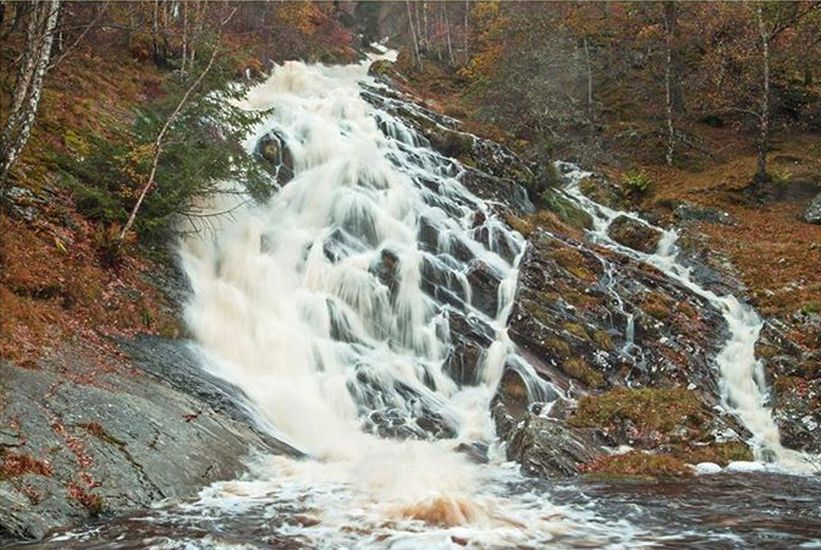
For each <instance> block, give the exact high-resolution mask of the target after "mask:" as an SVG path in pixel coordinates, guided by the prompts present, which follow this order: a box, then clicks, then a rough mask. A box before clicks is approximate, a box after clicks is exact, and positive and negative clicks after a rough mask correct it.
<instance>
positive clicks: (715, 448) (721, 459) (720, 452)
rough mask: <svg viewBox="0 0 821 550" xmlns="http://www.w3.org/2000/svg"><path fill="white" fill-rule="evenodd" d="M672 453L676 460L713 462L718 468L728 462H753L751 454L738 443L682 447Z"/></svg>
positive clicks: (745, 446)
mask: <svg viewBox="0 0 821 550" xmlns="http://www.w3.org/2000/svg"><path fill="white" fill-rule="evenodd" d="M674 453H675V455H676V456H677V457H678V458H680V459H681V460H683V461H685V462H688V463H690V464H698V463H699V462H714V463H716V464H718V465H719V466H726V465H727V464H729V463H730V462H734V461H738V460H744V461H750V460H753V452H752V451H751V450H750V448H749V447H748V446H747V445H746V444H744V443H742V442H740V441H725V442H722V443H711V444H709V445H705V446H699V447H683V448H678V449H676V450H675V451H674Z"/></svg>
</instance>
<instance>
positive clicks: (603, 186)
mask: <svg viewBox="0 0 821 550" xmlns="http://www.w3.org/2000/svg"><path fill="white" fill-rule="evenodd" d="M579 190H580V191H581V192H582V194H584V195H585V196H586V197H588V198H589V199H591V200H593V201H594V202H597V203H599V204H603V205H604V206H607V207H610V208H614V209H623V207H624V203H625V197H624V193H623V192H622V191H621V189H620V188H618V187H616V186H615V185H612V184H610V183H609V182H607V181H604V180H602V179H600V178H595V177H590V176H589V177H586V178H583V179H582V180H581V181H580V182H579Z"/></svg>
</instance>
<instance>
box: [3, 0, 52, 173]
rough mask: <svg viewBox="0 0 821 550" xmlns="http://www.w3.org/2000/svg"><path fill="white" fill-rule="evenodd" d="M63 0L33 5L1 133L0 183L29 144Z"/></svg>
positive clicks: (46, 1)
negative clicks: (21, 58)
mask: <svg viewBox="0 0 821 550" xmlns="http://www.w3.org/2000/svg"><path fill="white" fill-rule="evenodd" d="M59 12H60V0H44V1H41V2H37V3H36V4H33V5H32V7H31V10H30V12H29V15H28V17H29V24H28V27H27V32H26V51H25V55H24V57H23V60H22V62H21V64H20V71H19V73H18V75H17V82H16V85H15V88H14V95H13V97H12V101H11V105H10V106H9V115H8V119H7V120H6V125H5V128H3V133H2V136H0V185H5V182H6V178H7V177H8V174H9V171H10V170H11V167H12V166H13V165H14V162H15V161H16V160H17V158H18V157H19V155H20V152H21V151H22V150H23V147H24V146H25V145H26V142H27V141H28V138H29V136H30V135H31V128H32V126H33V125H34V118H35V116H36V114H37V106H38V104H39V103H40V94H41V93H42V90H43V78H44V77H45V74H46V70H47V69H48V64H49V63H48V62H49V59H50V56H51V46H52V42H53V40H54V30H55V27H56V26H57V17H58V14H59Z"/></svg>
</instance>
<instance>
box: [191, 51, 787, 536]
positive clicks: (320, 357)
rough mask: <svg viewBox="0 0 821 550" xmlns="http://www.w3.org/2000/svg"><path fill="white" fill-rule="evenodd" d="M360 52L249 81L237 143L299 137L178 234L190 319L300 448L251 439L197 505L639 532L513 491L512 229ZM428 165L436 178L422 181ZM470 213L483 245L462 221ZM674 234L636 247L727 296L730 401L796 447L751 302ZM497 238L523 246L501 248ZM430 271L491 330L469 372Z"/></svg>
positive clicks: (308, 529)
mask: <svg viewBox="0 0 821 550" xmlns="http://www.w3.org/2000/svg"><path fill="white" fill-rule="evenodd" d="M367 67H368V64H367V63H363V64H359V65H351V66H344V67H326V66H320V65H305V64H302V63H296V62H291V63H286V64H285V65H283V66H280V67H277V68H276V69H275V70H274V72H273V74H272V76H271V77H270V78H269V79H268V80H267V81H266V82H265V83H263V84H261V85H259V86H257V87H255V88H253V89H252V90H251V91H250V93H249V95H248V97H247V99H246V102H245V106H246V108H248V109H253V110H268V109H272V110H271V112H270V115H269V117H268V119H267V121H266V122H265V123H264V124H263V125H262V126H260V127H259V128H258V130H257V132H256V134H255V135H253V136H250V138H249V141H248V146H249V148H252V147H253V146H254V144H255V143H256V142H257V140H258V139H259V138H260V137H262V136H264V135H265V134H267V133H268V132H270V131H272V130H273V131H275V132H276V133H277V134H278V135H279V136H282V137H283V138H284V140H285V141H286V142H287V145H288V148H289V150H290V151H291V153H292V155H293V161H294V172H295V177H294V178H293V180H292V181H290V182H289V183H288V184H287V185H285V186H284V187H282V189H281V190H280V191H278V192H277V194H276V195H274V197H273V198H272V199H271V200H270V201H269V202H268V203H267V204H265V205H262V206H255V207H247V208H244V209H242V210H240V211H238V212H237V213H236V220H234V221H232V222H230V223H228V224H227V225H225V226H224V227H222V228H220V230H219V232H218V234H217V235H216V236H215V238H214V239H213V240H206V239H199V238H198V239H191V240H189V241H188V242H187V243H186V244H185V247H184V251H183V260H184V267H185V270H186V272H187V274H188V276H189V279H190V281H191V285H192V289H193V299H192V301H191V303H190V305H189V307H188V309H187V312H186V319H187V322H188V324H189V327H190V329H191V331H192V334H193V336H194V337H195V339H196V340H197V341H198V343H199V344H200V346H201V347H202V349H203V350H204V351H205V353H206V354H207V356H208V358H209V362H210V363H211V364H212V368H213V370H214V371H215V372H216V373H217V374H218V375H219V376H221V377H223V378H225V379H226V380H228V381H230V382H232V383H234V384H236V385H237V386H239V387H240V388H242V389H243V390H244V391H245V392H246V393H247V394H248V396H249V397H250V399H251V400H252V401H253V402H254V403H255V404H256V405H257V406H258V408H259V411H261V414H262V415H263V416H264V419H263V420H264V422H265V423H266V424H267V425H270V426H272V429H273V430H275V433H276V435H277V437H279V438H281V439H283V440H284V441H286V442H288V443H290V444H291V445H293V446H294V447H296V448H298V449H300V450H301V451H303V452H305V453H306V454H307V455H308V458H306V459H303V460H297V459H292V458H287V457H278V456H272V457H260V458H259V459H258V460H257V461H256V464H255V466H254V473H253V476H252V477H249V478H248V479H244V480H237V481H231V482H224V483H217V484H215V485H213V486H211V487H210V488H208V489H206V490H205V491H204V492H203V493H202V495H201V499H200V501H199V502H197V503H195V504H193V505H191V506H190V510H191V511H192V513H193V512H196V513H198V514H199V513H217V512H214V510H219V513H232V514H241V513H243V511H245V510H247V509H248V508H250V507H253V506H256V505H259V504H260V503H264V502H278V503H280V504H282V503H285V504H288V503H292V504H293V505H294V506H295V507H298V508H299V509H300V510H309V513H308V515H309V516H310V517H309V519H308V520H305V519H304V517H303V519H302V520H300V521H296V520H295V521H294V522H292V523H287V524H286V525H285V526H282V527H280V528H279V531H278V532H279V533H280V534H282V535H284V536H297V537H301V540H303V541H307V542H308V544H309V545H311V546H322V547H339V546H369V545H381V546H391V547H392V548H405V547H408V548H419V547H425V548H428V547H437V546H441V547H452V546H453V545H454V540H459V541H461V540H462V539H465V540H467V541H470V543H471V544H473V545H475V546H478V547H499V546H513V545H528V546H536V547H538V546H541V545H544V544H547V543H550V542H552V543H554V544H561V541H562V540H563V538H564V537H568V536H571V537H573V538H574V540H575V544H582V543H583V544H588V545H591V546H604V545H608V544H613V545H620V544H624V543H625V541H627V540H634V542H633V543H631V544H635V537H636V535H637V533H639V531H638V530H637V528H635V527H634V526H632V525H630V524H628V523H626V522H612V521H611V522H608V523H607V524H605V523H604V522H603V521H602V520H600V519H597V517H596V516H595V515H594V514H593V512H592V511H589V510H585V509H583V508H580V507H573V508H571V507H559V506H554V505H552V504H551V503H550V501H549V497H548V496H547V495H545V494H543V493H541V492H529V491H526V490H525V491H516V492H511V491H510V486H511V485H512V484H515V483H520V482H521V478H520V477H519V474H518V473H517V469H516V468H515V467H514V466H513V465H510V464H506V463H504V461H503V459H502V457H501V455H500V453H499V450H498V449H497V448H496V447H495V446H494V441H495V433H494V427H493V424H492V421H491V418H490V415H489V403H490V400H491V398H492V396H493V394H494V392H495V389H496V386H497V384H498V382H499V379H500V377H501V374H502V370H503V367H504V365H505V363H506V362H513V363H517V364H521V368H522V369H524V370H527V369H528V367H527V365H526V364H525V363H524V362H523V361H521V360H520V359H519V358H517V356H516V355H515V349H514V347H513V345H512V344H511V342H510V340H509V339H508V336H507V329H506V324H507V317H508V314H509V311H510V308H511V306H512V300H513V296H514V292H515V284H516V279H517V264H518V260H519V258H520V257H521V255H522V253H523V249H524V241H523V239H522V237H521V236H520V235H518V234H517V233H515V232H513V231H511V230H510V229H509V228H507V227H506V225H505V224H504V223H502V222H501V221H499V220H498V219H497V218H496V217H495V216H494V214H493V212H492V210H491V209H490V208H489V205H488V204H486V203H484V202H483V201H481V200H479V199H478V198H476V197H475V196H473V195H472V194H471V193H469V192H468V191H467V190H466V189H465V188H464V187H463V186H462V185H461V184H460V183H459V181H458V179H457V177H458V175H459V173H460V171H461V167H460V165H459V164H458V163H457V162H456V161H454V160H453V159H447V158H445V157H442V156H441V155H439V154H438V153H436V152H434V151H432V150H431V149H430V148H428V147H426V145H425V143H424V140H423V139H421V138H420V137H419V136H417V135H416V134H415V132H413V131H412V130H411V129H410V128H408V127H407V126H406V125H404V124H403V123H402V122H401V121H400V120H399V119H398V118H395V117H393V116H392V115H390V114H388V113H387V112H384V111H382V110H380V109H378V108H376V107H373V106H371V105H370V104H368V103H367V102H366V101H365V100H363V99H362V98H361V97H360V89H361V88H360V85H361V83H363V82H368V83H370V84H372V85H373V84H374V82H372V80H371V79H370V78H369V77H368V76H367ZM380 127H381V129H380ZM570 178H571V182H573V181H577V180H573V174H572V173H571V174H570ZM431 181H433V182H436V189H437V190H436V191H432V190H431V188H430V186H426V185H424V184H423V182H431ZM568 193H569V194H570V195H571V196H572V197H573V198H574V199H575V200H576V201H577V202H578V203H579V204H580V205H581V206H582V207H583V208H585V210H588V211H589V212H591V213H592V214H594V220H595V222H596V228H595V229H594V231H593V234H594V236H595V237H597V238H598V239H600V240H601V241H603V242H604V241H605V240H606V241H607V242H606V244H607V245H608V246H613V247H618V245H617V244H615V243H613V242H612V241H609V239H608V238H607V237H606V228H607V225H608V224H609V222H610V221H612V219H613V217H615V215H616V214H617V213H615V212H612V211H609V210H606V209H604V208H603V207H600V206H599V205H595V204H594V203H592V202H591V201H589V199H587V198H585V197H583V196H582V195H581V194H580V193H578V190H577V187H575V186H574V184H573V183H571V185H570V187H569V189H568ZM477 212H480V213H481V214H482V216H481V220H482V221H481V224H482V225H483V228H484V229H486V230H487V233H488V234H490V235H491V238H490V239H489V242H488V243H487V244H483V243H480V242H478V241H477V240H476V239H475V238H474V235H475V224H476V223H477V222H476V219H477V216H476V213H477ZM422 220H425V223H428V224H431V225H433V226H434V227H435V228H436V231H437V234H438V242H437V249H438V250H436V251H431V250H426V249H424V248H423V247H421V246H420V239H419V232H420V224H421V222H422ZM673 241H674V239H673V236H672V234H669V233H668V234H667V235H666V240H665V243H666V244H665V246H666V248H664V249H663V250H661V251H660V252H659V253H658V254H653V255H640V259H641V260H642V261H646V262H648V263H651V264H653V265H655V266H656V267H658V268H659V269H661V270H662V271H664V272H665V273H667V274H668V275H669V276H671V277H673V278H674V279H676V280H678V281H679V282H681V283H682V284H684V285H686V286H687V287H688V288H690V289H691V290H692V291H693V292H696V293H697V294H699V295H701V296H703V297H705V298H707V299H708V300H710V301H711V303H713V304H714V305H716V306H717V307H719V308H720V309H721V310H722V312H724V315H725V319H726V320H727V322H728V323H729V326H730V332H731V335H732V337H731V339H730V341H729V342H728V343H727V345H726V346H725V347H724V349H723V350H722V352H721V354H720V355H719V357H717V358H716V363H717V364H718V365H719V368H720V369H721V375H722V377H721V379H722V382H723V383H722V388H723V391H724V393H725V400H726V402H727V403H728V405H729V406H731V407H732V410H733V411H734V412H735V413H736V414H737V415H738V416H739V417H740V418H741V420H742V421H743V422H744V424H745V425H746V426H747V427H748V428H749V429H750V430H751V431H752V432H753V434H754V436H755V438H756V441H755V448H756V449H761V450H763V449H766V450H767V452H769V453H771V454H772V455H773V456H774V458H775V460H777V461H778V462H779V463H783V464H787V463H789V464H791V465H792V464H793V463H800V462H801V461H800V457H796V456H794V453H791V452H789V451H786V450H785V449H783V448H782V447H781V446H780V444H778V432H777V428H776V426H775V424H774V422H773V421H772V418H771V416H770V414H769V411H767V409H765V408H764V406H763V404H762V402H763V399H762V395H761V388H762V387H763V380H762V376H761V372H760V368H759V367H758V362H757V361H756V360H755V357H754V353H753V345H754V343H755V339H756V337H757V334H758V330H759V329H760V320H759V319H758V317H757V316H756V314H755V313H754V312H753V311H752V310H751V309H750V308H748V307H747V306H744V305H742V304H740V303H739V302H738V301H737V300H736V299H735V298H733V297H718V296H716V295H714V294H712V293H711V292H710V291H708V290H705V289H703V288H701V287H699V286H698V285H697V284H696V283H694V282H692V281H691V280H690V279H689V274H688V272H687V271H686V270H685V269H684V268H683V266H681V265H680V264H678V263H677V261H676V258H675V254H674V252H673V244H674V243H673ZM498 243H504V246H505V247H507V249H512V250H514V251H518V252H517V254H516V259H515V260H514V261H513V262H509V261H507V260H505V259H504V258H503V256H502V255H501V254H500V252H499V251H498V250H496V249H497V248H498V247H499V244H498ZM457 248H461V249H466V250H468V251H469V255H470V256H471V257H473V258H476V259H479V260H480V261H481V262H483V263H484V264H485V265H487V266H488V267H489V269H491V270H492V271H493V272H494V273H495V274H496V276H497V277H498V278H499V279H500V280H501V281H502V284H501V285H500V287H499V296H498V304H499V305H498V311H496V314H495V315H486V314H484V313H482V312H481V311H478V310H477V309H476V308H474V307H472V306H471V305H470V303H471V299H470V298H471V288H470V285H469V284H468V282H467V278H466V270H467V264H466V262H463V261H459V260H457V259H456V258H455V257H454V256H455V254H454V255H452V254H449V252H451V251H453V250H455V249H457ZM618 248H619V251H620V252H623V253H629V254H631V255H633V256H636V255H637V254H639V253H636V252H635V251H630V250H622V249H621V248H622V247H618ZM430 269H432V270H434V271H435V272H436V273H439V274H441V275H442V276H443V277H445V279H446V280H447V281H448V284H449V288H452V290H453V295H454V296H455V300H456V301H457V302H458V303H459V307H460V308H462V310H463V311H464V312H466V314H467V315H468V316H469V317H473V318H475V319H478V320H480V321H481V322H482V323H484V324H485V325H487V326H490V327H491V328H492V331H493V343H492V345H491V346H490V348H489V350H488V351H487V353H486V354H485V355H484V357H483V360H482V365H481V368H480V370H479V376H478V378H479V381H478V383H477V384H476V385H467V386H460V385H458V384H456V383H455V382H454V380H453V379H452V378H451V377H450V376H449V375H448V374H447V373H446V372H445V371H444V370H443V367H444V365H445V362H446V357H447V353H448V349H449V338H450V337H449V334H448V315H449V313H450V312H451V311H453V310H452V308H451V306H448V305H445V304H443V303H441V302H439V301H437V300H434V299H433V298H431V297H430V296H429V295H428V294H426V293H425V292H424V291H423V284H422V273H423V272H425V270H430ZM532 380H533V381H536V380H538V377H536V376H535V375H533V376H532ZM534 383H536V382H534ZM420 419H421V420H420ZM423 421H426V422H428V423H427V424H425V423H423ZM429 422H434V423H435V424H436V425H437V426H443V427H444V428H443V429H450V430H452V431H453V432H454V433H455V437H454V438H452V439H439V440H433V439H425V438H424V437H423V438H422V439H414V438H409V439H404V440H400V439H391V438H385V437H381V436H380V434H381V432H380V429H384V426H386V425H389V426H391V428H392V429H395V430H397V431H400V432H402V433H404V434H406V435H407V434H411V435H417V436H418V435H422V436H424V435H425V433H426V432H429V431H430V428H429V427H428V426H429ZM477 442H478V443H481V444H484V445H488V446H489V447H490V452H489V455H490V456H489V458H490V462H489V464H486V465H480V464H475V463H473V462H471V461H470V460H469V459H468V458H467V457H466V455H464V454H462V453H458V452H456V451H455V448H456V447H457V445H459V444H460V443H464V444H467V445H473V444H475V443H477ZM760 457H761V458H764V456H763V454H761V453H760ZM208 510H211V512H208ZM203 511H205V512H203Z"/></svg>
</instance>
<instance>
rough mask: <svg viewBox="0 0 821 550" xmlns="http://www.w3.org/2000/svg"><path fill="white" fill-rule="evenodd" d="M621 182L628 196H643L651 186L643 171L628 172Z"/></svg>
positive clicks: (651, 181) (651, 183)
mask: <svg viewBox="0 0 821 550" xmlns="http://www.w3.org/2000/svg"><path fill="white" fill-rule="evenodd" d="M622 182H623V183H624V187H625V192H626V193H627V194H628V195H644V194H645V193H647V192H648V191H649V190H650V187H652V186H653V180H652V179H651V178H650V176H648V175H647V174H646V173H645V172H644V171H643V170H628V171H627V172H625V173H624V175H623V176H622Z"/></svg>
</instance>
